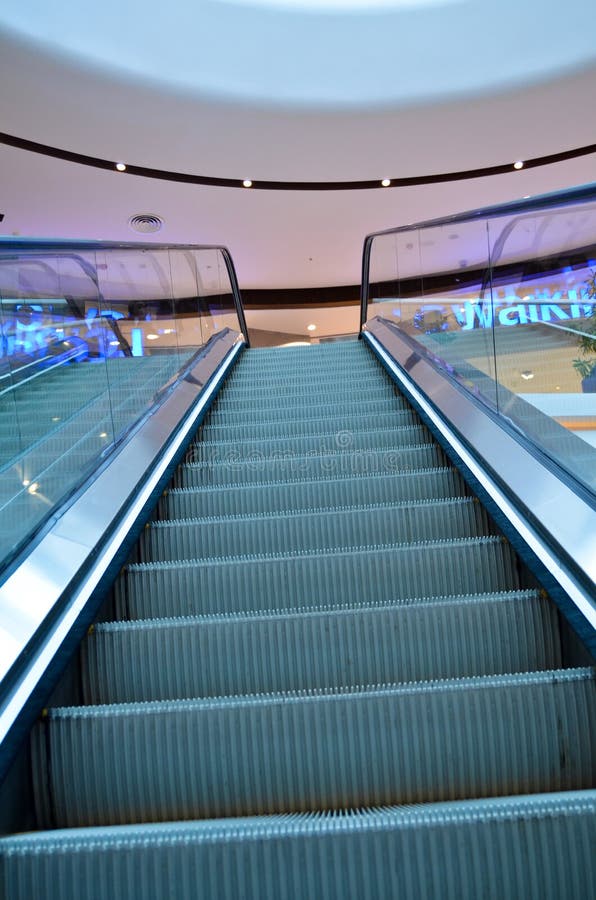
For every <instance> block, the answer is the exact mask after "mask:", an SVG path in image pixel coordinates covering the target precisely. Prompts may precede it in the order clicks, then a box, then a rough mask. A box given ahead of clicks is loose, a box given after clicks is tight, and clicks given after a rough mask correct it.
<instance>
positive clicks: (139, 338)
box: [130, 328, 143, 356]
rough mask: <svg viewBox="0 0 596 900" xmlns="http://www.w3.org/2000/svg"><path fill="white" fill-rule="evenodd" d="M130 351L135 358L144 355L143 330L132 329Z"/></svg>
mask: <svg viewBox="0 0 596 900" xmlns="http://www.w3.org/2000/svg"><path fill="white" fill-rule="evenodd" d="M130 349H131V351H132V355H133V356H142V355H143V329H142V328H132V329H131V332H130Z"/></svg>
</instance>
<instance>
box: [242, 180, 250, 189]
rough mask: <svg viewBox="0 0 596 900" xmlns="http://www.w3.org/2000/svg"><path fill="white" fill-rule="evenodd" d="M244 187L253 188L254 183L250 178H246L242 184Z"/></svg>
mask: <svg viewBox="0 0 596 900" xmlns="http://www.w3.org/2000/svg"><path fill="white" fill-rule="evenodd" d="M242 187H252V181H251V180H250V178H245V179H244V181H243V182H242Z"/></svg>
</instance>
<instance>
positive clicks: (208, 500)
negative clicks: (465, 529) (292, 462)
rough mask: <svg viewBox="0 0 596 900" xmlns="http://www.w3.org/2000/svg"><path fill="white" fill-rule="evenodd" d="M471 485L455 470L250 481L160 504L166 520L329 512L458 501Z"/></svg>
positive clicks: (174, 496) (187, 492)
mask: <svg viewBox="0 0 596 900" xmlns="http://www.w3.org/2000/svg"><path fill="white" fill-rule="evenodd" d="M465 492H466V487H465V484H464V481H463V479H462V478H461V476H460V475H459V474H458V473H457V472H456V470H455V469H452V468H448V467H446V466H443V467H440V468H439V467H435V468H428V469H415V470H412V471H409V472H402V473H399V472H398V473H396V474H386V475H383V474H380V473H379V474H378V475H361V476H360V477H359V478H354V479H353V478H350V476H349V474H347V475H346V476H345V477H343V478H328V479H320V480H308V479H301V480H298V479H296V480H293V481H285V482H283V481H281V482H276V483H270V484H267V489H266V490H263V484H259V483H250V482H249V483H245V484H240V485H234V486H227V485H224V486H221V487H217V488H211V487H206V488H205V487H203V488H200V487H199V488H172V489H171V490H169V491H168V492H167V493H166V494H164V496H163V497H162V498H161V500H160V505H159V515H160V516H161V517H162V518H174V519H183V518H192V517H194V516H215V517H220V516H229V515H251V514H257V513H276V512H280V513H283V512H286V511H288V510H292V509H296V510H305V509H326V508H328V507H332V508H333V507H335V508H338V507H342V506H343V507H347V506H357V505H359V504H365V503H387V502H392V501H395V502H398V501H402V500H411V501H417V500H430V499H432V498H438V497H459V496H461V495H462V494H465Z"/></svg>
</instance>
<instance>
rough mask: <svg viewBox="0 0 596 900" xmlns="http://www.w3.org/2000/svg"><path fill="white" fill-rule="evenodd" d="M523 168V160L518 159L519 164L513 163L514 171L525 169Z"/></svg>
mask: <svg viewBox="0 0 596 900" xmlns="http://www.w3.org/2000/svg"><path fill="white" fill-rule="evenodd" d="M523 167H524V164H523V161H522V160H521V159H518V160H517V162H514V163H513V168H514V169H523Z"/></svg>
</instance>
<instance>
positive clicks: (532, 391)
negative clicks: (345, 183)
mask: <svg viewBox="0 0 596 900" xmlns="http://www.w3.org/2000/svg"><path fill="white" fill-rule="evenodd" d="M585 193H586V198H585V199H583V200H581V201H579V202H578V200H577V198H576V199H574V200H573V203H571V202H570V203H565V199H564V195H563V196H555V197H553V198H550V200H549V198H542V199H540V201H539V202H538V203H537V206H538V208H535V207H534V206H533V203H526V204H520V205H519V206H518V208H516V209H515V211H514V212H511V211H508V212H506V213H505V212H500V210H498V209H493V210H487V211H486V214H485V215H483V213H482V212H477V213H472V214H470V215H469V216H466V215H465V214H463V215H462V216H458V217H453V218H452V219H449V220H443V221H437V222H435V223H433V222H431V223H428V224H426V225H423V226H419V227H414V228H402V229H397V230H395V231H394V232H392V233H384V234H379V235H375V236H373V238H372V245H371V249H370V290H369V298H368V299H369V306H368V317H369V318H372V317H373V316H375V315H381V316H382V317H383V318H385V319H386V320H388V321H391V322H393V324H394V325H395V326H396V327H398V328H399V329H400V331H401V333H402V334H403V335H404V336H406V337H407V339H408V340H410V341H412V342H413V343H414V344H415V345H416V346H418V347H419V348H421V349H423V351H424V352H425V354H426V355H427V356H428V357H429V358H431V359H432V360H433V361H434V362H435V363H436V364H437V365H439V366H440V367H441V368H443V369H444V370H446V371H447V372H448V373H449V375H450V376H452V377H454V378H456V379H457V380H458V381H459V382H460V383H461V384H463V385H464V386H465V387H466V388H468V389H470V390H472V391H473V392H474V393H475V394H476V395H477V396H478V397H479V398H480V399H481V400H482V401H483V402H485V403H487V404H488V405H489V406H490V407H491V408H493V409H494V410H495V411H497V412H498V413H499V414H501V415H503V416H506V417H507V419H508V420H509V421H510V422H512V423H513V424H514V425H515V426H516V427H517V428H518V430H519V431H521V432H522V433H524V434H525V435H526V436H527V437H528V438H529V439H530V440H531V441H533V442H535V443H536V444H537V445H538V446H540V448H541V449H542V450H543V451H544V452H546V453H547V454H548V455H549V456H550V457H551V458H552V459H553V460H555V461H556V462H558V463H559V464H561V465H563V466H565V467H566V468H567V469H568V470H569V471H570V472H571V473H572V474H573V475H574V476H575V477H576V478H578V479H579V480H581V481H583V482H584V483H585V484H588V485H591V486H596V466H595V465H594V462H595V451H594V448H595V447H596V399H595V398H596V340H595V337H596V314H595V310H596V191H595V190H592V192H591V194H590V192H589V191H587V192H585ZM510 209H511V208H510Z"/></svg>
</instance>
